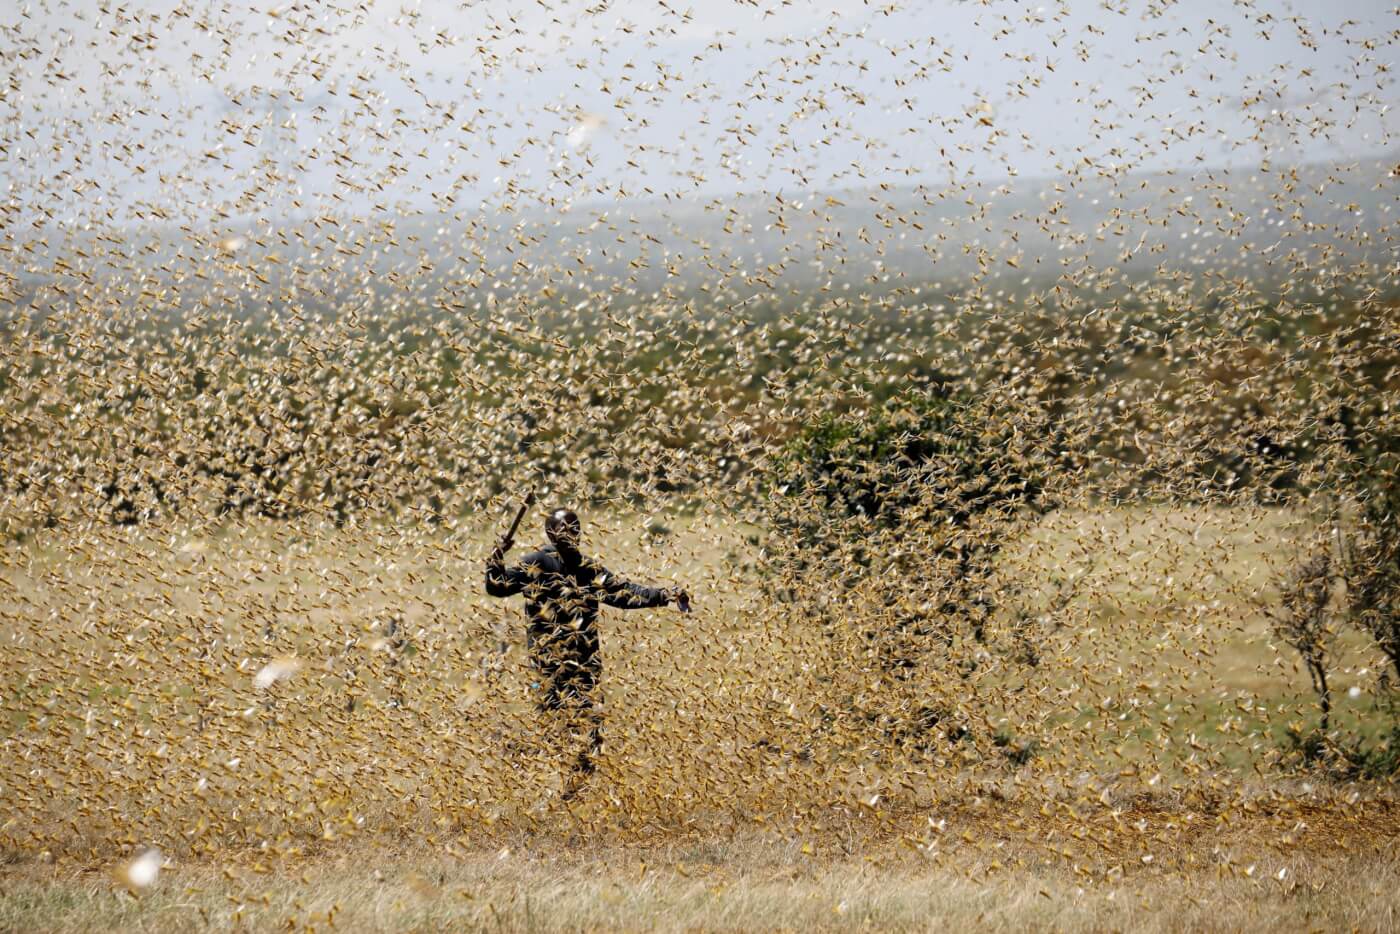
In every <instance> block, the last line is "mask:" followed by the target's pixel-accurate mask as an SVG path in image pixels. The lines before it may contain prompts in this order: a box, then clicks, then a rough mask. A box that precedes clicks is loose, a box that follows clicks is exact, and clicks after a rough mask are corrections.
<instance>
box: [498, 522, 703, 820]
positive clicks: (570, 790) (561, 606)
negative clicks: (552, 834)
mask: <svg viewBox="0 0 1400 934" xmlns="http://www.w3.org/2000/svg"><path fill="white" fill-rule="evenodd" d="M517 519H518V517H517ZM512 531H514V529H513V528H512ZM544 531H545V535H546V536H547V537H548V538H549V541H550V544H549V545H548V546H546V547H544V548H542V549H540V550H539V551H533V552H531V553H530V554H528V555H526V556H525V557H524V558H523V559H522V560H521V562H520V564H518V565H516V566H515V567H511V568H508V567H506V566H505V554H506V552H507V551H509V550H510V547H511V545H512V544H513V542H512V540H511V537H510V535H509V533H508V534H506V535H505V536H502V538H501V539H500V540H499V541H498V542H497V543H496V547H495V548H494V549H493V550H492V552H491V557H490V558H489V559H487V561H486V592H487V593H488V594H489V595H491V596H493V597H509V596H513V595H515V594H518V593H524V594H525V612H526V615H527V617H528V619H529V629H528V633H529V650H530V662H531V664H532V665H533V666H534V668H535V671H536V673H537V674H538V675H539V679H540V680H539V683H538V685H537V691H538V695H537V703H538V705H539V709H540V711H541V712H542V713H544V714H545V715H546V716H548V717H550V718H551V719H552V720H554V722H555V724H556V725H557V726H559V727H561V728H563V729H564V730H566V731H567V732H568V733H570V734H573V735H574V736H575V737H578V736H580V735H581V734H583V733H585V732H586V734H587V736H586V739H584V741H583V746H584V748H583V750H582V751H581V752H580V753H579V756H578V761H577V762H576V764H575V766H574V768H573V771H572V773H571V774H570V776H569V780H568V781H567V782H566V785H565V792H564V793H565V797H570V796H572V795H573V794H574V793H575V792H576V791H577V790H578V788H579V787H580V786H581V785H582V783H583V782H584V781H585V780H586V779H587V778H588V776H589V775H591V774H592V773H593V769H594V762H593V757H594V755H595V754H596V753H597V751H598V749H599V747H601V746H602V742H603V740H602V726H603V715H602V712H601V711H599V710H598V706H597V705H598V704H599V703H600V702H601V700H602V697H601V692H600V690H599V688H598V681H599V678H600V677H601V675H602V670H603V660H602V658H601V657H600V655H599V654H598V627H597V621H598V604H599V603H600V602H601V603H606V604H607V605H608V606H614V607H618V608H620V609H624V610H632V609H642V608H644V607H659V606H666V605H668V604H671V603H674V604H675V605H676V606H677V607H679V608H680V610H681V611H682V612H689V610H690V598H689V596H688V595H687V594H686V592H685V591H684V590H682V589H680V588H658V587H645V586H642V585H641V584H633V583H629V582H627V581H625V580H623V579H622V578H620V577H618V576H616V575H615V574H612V573H609V572H608V570H607V569H606V568H604V567H603V566H602V565H601V564H599V563H598V561H597V560H596V559H594V558H590V557H585V556H584V555H583V554H582V553H581V552H580V551H579V541H580V539H581V536H582V525H581V523H580V522H579V518H578V516H577V515H575V514H574V512H573V510H571V509H555V510H554V511H552V512H551V513H550V514H549V517H548V518H547V519H546V520H545V526H544Z"/></svg>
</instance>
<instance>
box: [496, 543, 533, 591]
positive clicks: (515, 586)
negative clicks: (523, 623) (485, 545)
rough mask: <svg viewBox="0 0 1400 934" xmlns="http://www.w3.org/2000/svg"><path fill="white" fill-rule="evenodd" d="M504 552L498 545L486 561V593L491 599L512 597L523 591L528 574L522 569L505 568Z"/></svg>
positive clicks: (528, 578)
mask: <svg viewBox="0 0 1400 934" xmlns="http://www.w3.org/2000/svg"><path fill="white" fill-rule="evenodd" d="M505 557H506V556H505V550H504V549H503V548H502V547H501V546H500V545H499V544H498V545H497V546H496V547H495V548H493V549H492V550H491V557H489V558H487V559H486V593H487V595H488V596H492V597H513V596H515V595H516V594H518V593H520V591H522V590H524V589H525V585H526V584H527V583H528V582H529V580H530V572H529V571H528V570H527V569H526V568H524V567H519V566H517V567H513V568H508V567H506V563H505Z"/></svg>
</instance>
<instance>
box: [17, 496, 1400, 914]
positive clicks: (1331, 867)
mask: <svg viewBox="0 0 1400 934" xmlns="http://www.w3.org/2000/svg"><path fill="white" fill-rule="evenodd" d="M674 524H675V530H674V532H673V533H672V534H669V535H663V536H656V537H653V536H649V535H647V534H645V533H643V532H641V531H639V528H640V526H641V525H642V522H641V521H639V520H637V519H634V518H633V517H626V518H619V517H614V518H611V519H608V518H605V519H604V520H603V521H602V522H601V523H600V524H599V526H600V527H598V528H597V529H595V538H594V545H595V548H596V549H597V550H598V551H599V552H601V553H602V554H604V555H605V556H606V557H607V559H608V561H609V563H610V564H612V565H614V566H616V567H619V568H622V569H626V570H628V571H640V572H642V573H639V574H638V576H639V577H641V578H644V579H649V580H663V581H667V580H677V581H683V582H685V583H686V584H687V585H688V586H690V588H691V591H692V593H693V594H694V595H695V597H696V602H697V607H698V611H697V613H696V614H695V615H694V616H692V617H680V616H679V615H677V614H674V613H671V612H635V613H629V614H625V615H624V614H620V613H611V614H608V615H606V616H605V618H604V621H603V643H604V652H605V655H606V659H607V669H606V674H605V678H606V682H605V685H606V690H607V711H608V724H609V727H608V729H609V734H608V745H607V749H606V754H605V756H604V757H603V759H602V760H601V767H600V771H599V773H598V775H597V776H596V778H595V779H594V781H593V783H592V784H591V785H590V786H589V787H588V788H587V789H586V790H585V792H584V794H582V795H581V796H580V797H579V798H578V799H577V800H576V801H574V802H571V803H569V804H565V803H562V802H561V801H560V800H559V797H558V789H559V785H560V761H559V759H558V757H557V756H555V755H552V754H551V753H550V751H549V748H548V745H547V744H546V743H545V742H544V737H543V735H542V734H541V731H540V728H539V725H538V724H537V722H536V720H537V717H536V715H535V713H534V710H533V708H532V707H531V705H530V702H529V697H528V694H527V685H526V682H527V679H528V668H527V666H526V665H525V663H524V660H523V657H522V656H521V654H520V650H519V641H520V639H519V632H520V628H521V626H520V607H519V605H518V601H511V602H508V603H507V602H495V601H488V600H486V599H485V598H484V597H483V596H482V595H481V593H480V586H479V580H478V577H479V574H480V560H481V557H482V555H483V553H484V550H485V548H486V547H487V542H488V541H489V535H490V530H489V528H488V527H486V526H485V525H483V526H482V527H479V528H476V529H471V530H462V531H459V532H457V533H454V534H448V533H445V532H444V533H425V532H424V531H423V530H421V529H411V528H410V529H396V528H384V527H381V528H361V529H353V530H336V529H333V528H326V527H311V526H300V525H297V524H295V523H284V524H262V525H258V524H253V525H240V526H230V527H228V528H226V529H222V530H218V531H214V532H211V531H206V532H205V533H203V534H194V533H193V532H192V531H191V530H188V529H179V528H174V529H171V528H166V529H158V528H148V529H137V530H119V529H110V528H93V529H89V530H83V531H79V530H67V531H58V532H54V533H50V534H48V535H46V536H45V537H43V538H41V539H39V540H38V541H37V542H33V543H30V544H27V545H25V546H23V547H22V548H12V549H10V550H9V551H8V552H7V553H6V564H5V565H4V566H3V567H0V613H4V614H5V616H6V619H7V620H12V621H14V623H15V625H13V626H12V627H11V628H10V629H9V630H8V631H7V632H6V633H4V634H3V636H0V661H3V663H4V665H5V669H4V670H5V671H7V672H9V673H10V675H9V681H8V684H7V685H6V690H7V692H8V693H7V694H6V695H5V697H6V700H5V703H4V707H3V713H4V715H5V717H4V719H2V720H0V798H3V802H4V803H3V805H0V847H3V849H2V850H0V852H3V855H4V856H5V858H6V859H7V861H8V865H6V866H5V868H3V870H0V872H3V875H0V929H22V930H45V929H52V930H58V929H62V930H85V929H99V928H101V929H110V928H113V927H120V928H130V929H142V930H185V929H188V928H189V927H191V926H200V925H208V926H217V927H224V926H230V925H243V926H246V927H248V928H250V929H270V928H274V927H279V926H291V927H297V926H315V927H327V926H329V923H330V922H333V923H334V925H335V926H337V927H341V928H345V929H414V928H418V929H424V930H429V929H442V928H445V927H456V928H463V927H465V928H488V929H502V930H529V929H560V928H563V929H600V930H603V929H608V930H610V929H634V930H643V929H671V930H692V929H722V928H727V929H745V930H751V929H790V930H795V929H807V928H847V927H859V926H865V925H874V926H880V927H889V928H907V929H915V928H920V929H922V928H947V927H955V928H963V927H968V926H972V925H974V924H975V925H979V926H982V927H990V928H1004V929H1017V930H1020V929H1026V928H1055V929H1061V928H1067V929H1081V928H1086V929H1113V928H1135V929H1149V930H1150V929H1162V930H1176V929H1192V928H1195V929H1219V928H1256V927H1258V928H1286V929H1309V928H1319V929H1329V930H1332V929H1343V928H1360V929H1386V928H1389V927H1392V926H1393V913H1394V910H1395V907H1396V902H1397V900H1398V899H1397V896H1396V895H1395V893H1396V892H1397V891H1400V887H1397V885H1396V882H1397V881H1400V878H1397V876H1400V864H1397V863H1396V861H1395V858H1394V856H1393V854H1392V853H1391V852H1390V850H1389V847H1388V846H1386V845H1385V841H1387V840H1390V839H1393V838H1394V837H1395V836H1396V834H1397V833H1400V817H1397V812H1396V810H1395V808H1394V806H1393V803H1392V800H1391V799H1392V794H1391V790H1390V788H1389V787H1388V786H1355V787H1349V786H1337V785H1333V784H1331V783H1329V782H1327V781H1325V780H1322V779H1319V778H1316V777H1309V776H1307V775H1297V774H1291V773H1288V772H1285V771H1281V770H1279V769H1278V768H1277V766H1276V761H1275V760H1276V758H1277V744H1276V742H1275V741H1274V740H1273V739H1272V738H1271V735H1272V734H1271V733H1270V731H1271V730H1276V729H1277V728H1278V727H1279V725H1280V724H1282V723H1283V722H1285V721H1288V720H1291V719H1299V718H1306V717H1307V716H1309V709H1310V708H1309V704H1310V703H1311V701H1310V698H1309V697H1308V696H1307V694H1306V687H1305V679H1304V678H1303V677H1302V676H1301V675H1300V674H1298V673H1296V672H1293V671H1291V670H1290V667H1289V665H1290V661H1291V660H1290V659H1289V657H1288V655H1287V654H1286V653H1280V652H1279V651H1277V650H1276V648H1275V647H1274V646H1273V645H1272V644H1271V640H1270V639H1269V637H1268V631H1267V628H1266V627H1265V626H1264V624H1263V621H1262V619H1261V618H1260V616H1259V613H1258V612H1257V605H1256V604H1255V603H1254V602H1253V597H1252V594H1253V592H1254V591H1255V590H1257V589H1259V588H1264V589H1265V590H1267V589H1268V581H1269V580H1270V579H1271V578H1270V574H1271V570H1272V569H1273V568H1276V567H1283V566H1286V565H1287V562H1288V561H1290V560H1292V556H1291V552H1290V548H1291V544H1290V543H1291V542H1292V540H1293V539H1294V538H1295V537H1297V535H1298V533H1299V528H1298V522H1297V520H1296V519H1295V518H1294V517H1292V516H1291V515H1289V514H1286V513H1277V512H1274V513H1270V512H1261V513H1246V512H1242V511H1226V510H1208V509H1197V510H1186V509H1175V510H1166V509H1162V510H1153V509H1146V508H1140V509H1135V510H1100V511H1080V512H1076V513H1066V514H1063V515H1060V516H1057V517H1055V518H1054V519H1052V520H1051V521H1050V522H1048V523H1046V524H1044V525H1043V526H1041V527H1040V528H1038V529H1036V530H1034V531H1033V532H1032V533H1031V534H1030V535H1029V536H1028V537H1027V538H1026V539H1025V541H1024V542H1023V543H1021V545H1020V546H1018V547H1016V548H1013V549H1011V550H1009V551H1008V552H1007V554H1006V555H1005V556H1004V562H1003V567H1002V571H1001V574H1002V577H1003V579H1004V582H1025V581H1030V582H1047V581H1050V580H1051V579H1052V578H1057V577H1064V576H1065V575H1068V574H1074V575H1076V576H1077V578H1078V584H1077V585H1076V586H1077V587H1078V590H1077V591H1076V594H1075V596H1074V599H1073V600H1072V601H1071V604H1072V605H1071V607H1070V612H1071V613H1073V614H1074V620H1075V625H1074V626H1073V627H1071V628H1069V629H1067V630H1066V631H1065V632H1064V633H1062V634H1059V635H1057V636H1056V637H1055V638H1056V639H1057V640H1058V641H1055V642H1053V648H1054V650H1055V654H1054V656H1053V657H1054V658H1055V659H1056V663H1055V665H1054V666H1053V667H1052V668H1050V669H1049V670H1047V671H1044V672H1042V673H1041V674H1040V675H1039V677H1040V680H1039V681H1037V682H1027V683H1025V684H1022V683H1018V682H1017V681H1016V678H1017V677H1021V678H1022V681H1024V677H1023V676H1018V675H1016V674H1015V672H1014V671H1011V670H1010V669H1006V670H1005V672H1001V671H999V670H995V669H994V670H993V671H992V673H991V674H990V675H989V676H987V677H986V678H984V679H983V680H982V681H981V682H979V683H978V684H977V685H975V689H976V691H978V692H980V693H979V694H978V695H977V699H978V700H989V699H990V700H999V701H1003V702H1005V703H1006V704H1007V705H1008V706H1007V708H1006V711H1005V713H1006V715H1008V716H1014V715H1015V711H1014V710H1013V709H1012V705H1013V704H1014V703H1015V702H1016V700H1017V698H1021V697H1025V696H1027V695H1031V694H1034V695H1035V696H1037V697H1043V698H1048V701H1046V702H1045V703H1046V704H1048V705H1050V706H1044V705H1043V706H1042V707H1040V708H1036V709H1037V710H1049V711H1051V713H1052V714H1053V716H1049V717H1045V716H1044V715H1043V714H1037V716H1042V717H1043V719H1042V720H1041V721H1039V722H1037V721H1034V720H1033V718H1032V717H1030V716H1029V715H1028V716H1025V717H1023V719H1022V721H1017V723H1018V725H1020V724H1021V723H1026V724H1029V727H1028V728H1033V729H1038V730H1039V731H1040V732H1038V733H1037V734H1035V735H1036V737H1037V738H1038V739H1039V740H1040V741H1041V742H1042V744H1043V745H1042V747H1041V749H1040V751H1039V753H1038V754H1037V755H1036V756H1035V757H1033V758H1032V759H1031V760H1030V761H1028V762H1027V763H1025V764H1024V765H1016V764H1014V763H1012V762H1008V761H1007V760H1006V759H1005V757H1004V756H1003V755H1002V754H1001V753H1000V752H999V751H998V750H997V749H996V748H995V747H992V746H987V747H985V748H984V747H978V746H975V745H967V744H963V745H951V746H947V747H940V748H937V749H935V750H932V751H928V752H911V751H910V750H907V749H902V748H900V747H898V746H896V745H894V744H891V743H890V742H888V741H887V740H884V739H881V738H880V737H879V736H878V735H875V734H862V733H855V732H851V731H850V730H849V729H848V730H847V731H846V732H840V731H835V730H832V729H829V728H826V727H825V726H824V725H823V724H822V723H821V721H820V719H819V717H818V713H819V705H820V704H826V705H827V709H831V707H832V705H834V704H838V703H840V698H841V697H842V696H843V694H846V693H848V692H850V691H852V690H860V689H862V687H863V683H862V682H861V681H860V680H859V679H857V680H856V681H852V682H849V683H841V682H836V681H833V680H832V677H831V676H832V675H833V673H834V674H836V675H840V674H841V670H840V669H839V668H832V667H831V666H830V665H826V664H825V657H824V652H826V651H827V649H829V646H828V644H827V643H826V642H824V641H823V639H824V638H825V637H823V636H821V635H820V634H819V633H817V632H815V631H814V630H804V629H802V628H800V627H798V628H792V627H791V626H785V625H783V624H782V620H781V618H780V617H775V616H774V615H773V614H772V612H771V611H770V609H769V608H768V607H767V606H766V605H765V603H764V599H763V598H762V597H761V595H760V593H759V589H758V588H757V587H756V585H755V581H754V578H753V576H752V572H751V570H750V569H749V566H750V565H751V564H752V561H753V558H754V552H753V546H752V545H751V544H749V543H748V542H747V541H746V536H747V534H748V532H749V531H750V530H747V529H741V528H736V527H734V526H732V525H730V524H729V523H728V522H727V521H726V520H725V519H724V518H723V517H700V518H697V519H694V520H690V521H686V522H677V523H674ZM1007 592H1008V593H1011V590H1010V589H1009V588H1008V591H1007ZM1016 594H1017V598H1018V599H1029V600H1035V599H1039V598H1040V597H1041V596H1043V594H1042V595H1038V594H1037V591H1036V589H1035V587H1034V586H1025V587H1021V588H1020V589H1019V590H1018V591H1016ZM391 615H393V616H396V617H397V618H398V619H399V621H400V625H401V626H402V627H403V628H402V629H401V630H400V631H401V632H405V633H407V634H408V637H407V639H406V641H405V643H404V644H401V645H399V646H397V647H391V648H390V649H385V648H384V647H383V642H384V638H385V637H384V630H383V628H382V624H383V622H384V620H386V619H387V618H389V617H390V616H391ZM501 638H505V639H506V640H507V641H508V642H509V643H510V644H512V645H513V646H514V648H512V649H511V650H510V651H509V652H508V653H507V655H506V656H505V657H504V658H498V657H496V656H495V655H494V648H495V646H496V644H497V641H498V640H499V639H501ZM1344 648H1345V649H1346V652H1347V653H1349V654H1348V655H1346V657H1344V658H1343V659H1342V660H1341V662H1340V665H1341V667H1340V669H1339V675H1338V678H1339V682H1338V683H1339V692H1340V691H1345V689H1346V687H1347V686H1348V684H1351V683H1364V681H1363V680H1362V675H1361V671H1362V670H1363V669H1364V668H1365V666H1366V665H1367V659H1366V655H1365V652H1364V651H1363V649H1362V647H1361V646H1359V645H1355V644H1349V645H1347V646H1345V647H1344ZM285 654H295V655H296V656H297V657H298V658H299V659H300V660H301V661H302V663H303V665H304V667H303V668H302V670H301V671H300V672H299V673H298V674H297V675H296V676H294V677H293V678H292V679H291V680H290V681H288V682H286V683H284V684H279V685H277V686H276V687H275V688H274V689H273V690H271V691H267V692H259V691H258V690H256V689H255V688H254V687H253V685H252V678H253V675H254V674H255V672H256V671H257V670H258V668H259V667H260V666H261V665H262V664H263V663H265V662H266V661H267V660H268V659H271V658H275V657H278V656H281V655H285ZM828 654H829V653H828ZM993 667H994V666H993ZM855 674H856V675H857V676H860V677H864V675H863V673H862V672H861V671H856V672H855ZM932 688H937V689H940V690H945V691H949V690H954V689H958V688H959V684H957V683H954V684H952V685H951V686H947V685H944V686H938V685H934V686H932ZM350 698H353V699H354V700H355V704H354V705H353V709H351V707H350V705H347V699H350ZM1364 702H1365V701H1364V698H1363V700H1361V701H1355V702H1353V701H1351V700H1348V699H1346V698H1345V696H1343V698H1342V700H1341V707H1342V711H1341V714H1340V715H1341V716H1352V717H1355V716H1358V715H1359V711H1360V709H1361V705H1362V704H1363V703H1364ZM1055 705H1058V708H1063V714H1062V715H1061V714H1060V712H1059V710H1058V709H1057V707H1056V706H1055ZM1242 711H1243V713H1242ZM996 716H997V713H994V712H992V711H990V710H988V711H984V712H983V717H984V721H983V723H984V724H985V726H982V725H981V724H979V727H981V728H983V729H990V728H992V727H996V726H997V720H996ZM823 729H826V732H825V733H822V732H821V731H822V730H823ZM814 737H815V738H814ZM803 744H810V745H809V746H808V747H807V748H805V749H804V748H803ZM1377 841H1381V842H1380V843H1378V842H1377ZM149 845H154V846H158V847H160V848H161V849H162V850H163V851H164V852H166V853H167V854H169V858H170V860H171V862H170V865H169V868H168V869H167V870H166V871H165V872H164V873H163V874H162V876H161V878H160V880H159V881H158V883H157V884H156V885H155V886H153V887H152V888H151V889H149V890H147V891H146V892H144V893H143V894H142V895H140V896H139V897H132V896H130V895H128V894H126V892H125V891H124V890H121V889H120V887H119V886H116V885H115V884H114V883H113V882H112V880H111V877H110V875H109V872H110V870H111V868H112V867H113V866H115V865H117V864H118V863H119V862H120V861H121V860H123V859H125V858H126V857H128V856H129V855H131V853H132V852H133V851H134V850H136V849H138V848H140V847H142V846H149ZM1281 871H1282V876H1281V877H1280V875H1279V874H1280V872H1281Z"/></svg>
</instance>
